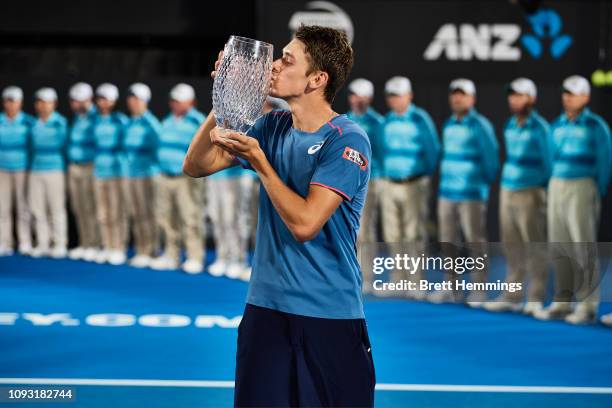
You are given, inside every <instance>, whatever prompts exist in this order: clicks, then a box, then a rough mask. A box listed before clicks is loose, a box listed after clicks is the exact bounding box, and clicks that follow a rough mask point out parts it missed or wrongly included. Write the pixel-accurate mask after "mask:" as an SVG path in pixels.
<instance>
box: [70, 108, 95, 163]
mask: <svg viewBox="0 0 612 408" xmlns="http://www.w3.org/2000/svg"><path fill="white" fill-rule="evenodd" d="M95 120H96V108H95V107H93V106H92V107H91V109H89V111H88V112H86V113H85V114H82V115H75V117H74V120H73V121H72V126H71V127H70V142H69V145H68V160H69V161H70V163H75V164H89V163H92V162H93V160H94V157H95V155H96V149H95V142H94V136H93V125H94V121H95Z"/></svg>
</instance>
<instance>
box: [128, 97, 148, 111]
mask: <svg viewBox="0 0 612 408" xmlns="http://www.w3.org/2000/svg"><path fill="white" fill-rule="evenodd" d="M127 108H128V112H130V114H131V115H133V116H139V115H142V114H143V113H144V112H145V111H146V110H147V103H146V102H145V101H143V100H142V99H139V98H138V97H136V96H134V95H130V96H128V97H127Z"/></svg>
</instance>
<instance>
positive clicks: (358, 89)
mask: <svg viewBox="0 0 612 408" xmlns="http://www.w3.org/2000/svg"><path fill="white" fill-rule="evenodd" d="M348 89H349V92H350V93H354V94H355V95H357V96H364V97H367V98H371V97H373V96H374V84H373V83H372V81H369V80H367V79H365V78H357V79H355V80H354V81H352V82H351V83H350V84H349V86H348Z"/></svg>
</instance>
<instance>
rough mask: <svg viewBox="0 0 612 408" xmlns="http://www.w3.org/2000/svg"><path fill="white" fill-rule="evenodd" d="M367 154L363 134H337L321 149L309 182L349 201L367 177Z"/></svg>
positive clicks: (368, 161)
mask: <svg viewBox="0 0 612 408" xmlns="http://www.w3.org/2000/svg"><path fill="white" fill-rule="evenodd" d="M371 156H372V148H371V146H370V143H369V142H368V139H367V137H366V136H365V135H363V134H361V133H359V132H357V131H352V132H347V133H344V134H342V135H338V136H336V137H335V138H334V139H333V140H331V141H330V142H329V144H328V145H326V146H325V145H324V146H323V148H322V149H321V154H320V156H319V163H318V165H317V167H316V169H315V171H314V174H313V176H312V179H311V180H310V184H313V185H318V186H322V187H325V188H328V189H330V190H332V191H334V192H336V193H338V194H340V195H341V196H342V197H344V199H346V200H349V201H350V200H352V199H353V197H354V196H355V194H357V193H358V192H359V190H360V189H361V188H362V187H363V186H364V185H365V184H367V182H368V180H369V178H370V159H371Z"/></svg>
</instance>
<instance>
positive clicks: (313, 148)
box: [308, 142, 325, 154]
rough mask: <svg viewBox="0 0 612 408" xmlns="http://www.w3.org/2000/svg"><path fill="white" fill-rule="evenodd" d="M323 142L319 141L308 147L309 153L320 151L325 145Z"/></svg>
mask: <svg viewBox="0 0 612 408" xmlns="http://www.w3.org/2000/svg"><path fill="white" fill-rule="evenodd" d="M323 143H325V142H319V143H317V144H313V145H312V146H310V147H309V148H308V154H315V153H316V152H318V151H319V150H320V149H321V148H322V147H323Z"/></svg>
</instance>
